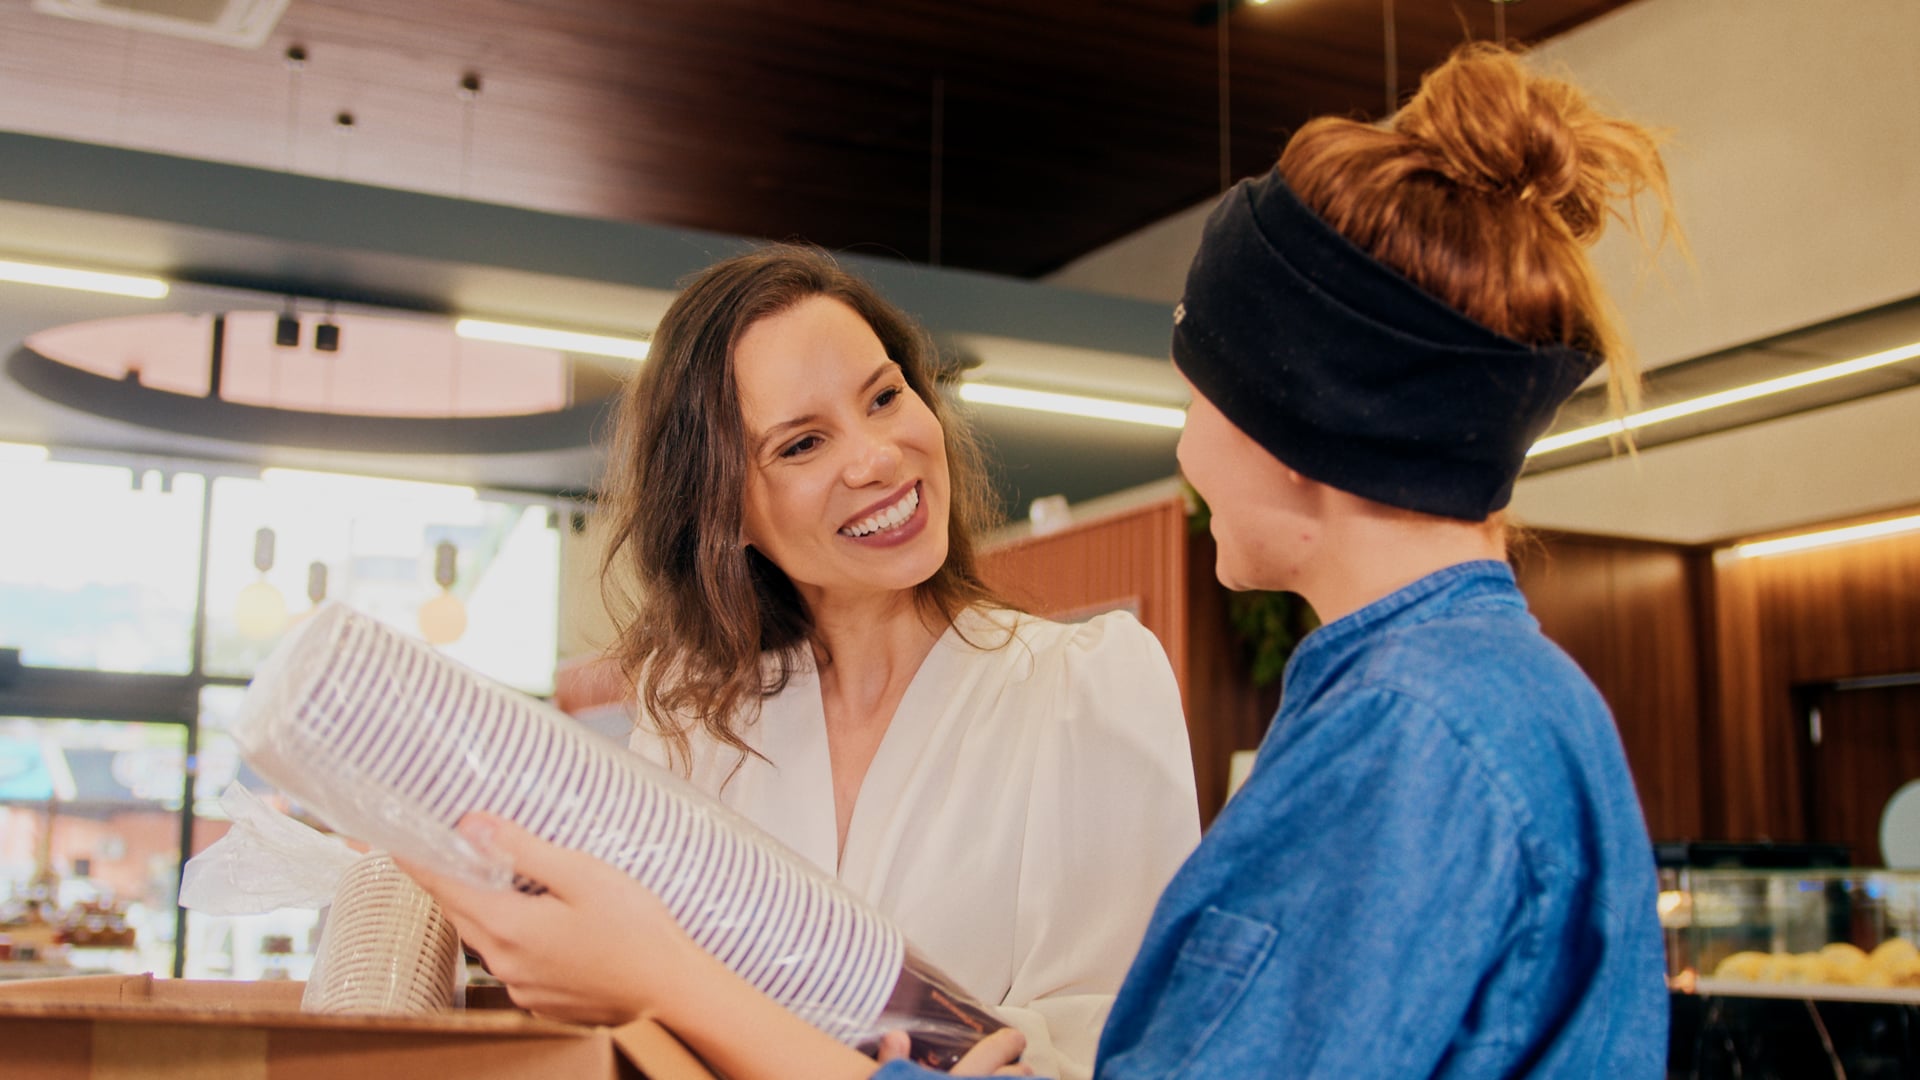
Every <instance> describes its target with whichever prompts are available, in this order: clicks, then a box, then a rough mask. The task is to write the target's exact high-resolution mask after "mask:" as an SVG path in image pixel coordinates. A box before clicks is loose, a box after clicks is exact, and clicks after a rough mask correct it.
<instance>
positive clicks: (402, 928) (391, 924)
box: [300, 855, 460, 1014]
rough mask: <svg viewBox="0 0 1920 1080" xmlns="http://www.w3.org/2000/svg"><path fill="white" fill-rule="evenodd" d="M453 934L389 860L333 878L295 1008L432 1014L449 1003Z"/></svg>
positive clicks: (455, 958) (379, 858)
mask: <svg viewBox="0 0 1920 1080" xmlns="http://www.w3.org/2000/svg"><path fill="white" fill-rule="evenodd" d="M459 964H460V937H459V935H458V934H456V933H455V932H454V929H453V924H452V923H451V922H449V921H448V920H447V916H446V914H445V913H444V912H442V911H441V910H440V905H439V904H436V903H434V901H433V897H431V896H428V895H427V894H426V892H425V891H424V890H422V889H421V888H420V886H418V885H416V884H414V882H413V879H412V878H410V877H408V876H407V875H406V874H404V873H402V872H401V870H400V868H399V867H398V866H396V865H394V862H393V860H392V859H391V858H389V857H387V856H385V855H369V856H367V857H366V858H364V859H361V860H360V861H359V862H357V863H355V864H353V867H352V868H351V869H349V870H348V871H347V872H346V874H345V875H343V876H342V877H341V879H340V887H339V889H338V890H337V891H336V892H335V893H334V897H333V906H332V908H331V909H330V910H329V911H328V914H327V924H326V931H325V932H324V933H323V934H322V935H321V940H320V955H319V957H318V958H317V959H316V960H315V962H314V966H313V977H312V978H311V979H309V980H307V990H306V994H305V995H304V996H303V997H302V998H301V1000H300V1007H301V1008H302V1009H303V1010H305V1011H307V1012H322V1013H389V1014H392V1013H403V1014H414V1013H435V1012H441V1011H444V1010H446V1009H450V1008H452V1007H453V1003H454V992H455V987H456V985H457V978H458V975H459Z"/></svg>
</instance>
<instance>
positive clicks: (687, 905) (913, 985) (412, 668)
mask: <svg viewBox="0 0 1920 1080" xmlns="http://www.w3.org/2000/svg"><path fill="white" fill-rule="evenodd" d="M241 714H242V715H241V719H240V723H239V725H238V726H237V728H236V729H235V732H234V734H235V737H236V739H237V740H238V741H239V743H240V746H241V751H242V753H243V754H244V755H245V757H246V760H247V763H248V764H250V765H251V766H253V768H254V770H255V771H257V772H258V773H260V775H261V776H263V777H265V778H266V779H267V780H269V781H271V782H272V783H273V784H274V785H275V786H277V787H278V788H279V789H280V790H281V791H283V792H285V793H286V794H288V795H290V796H292V797H293V798H295V799H296V800H298V801H299V802H300V803H301V804H302V805H303V806H305V807H306V808H307V809H308V810H310V811H312V812H313V813H314V814H316V815H317V816H319V817H320V818H321V819H322V820H324V821H325V822H326V823H327V824H329V825H330V826H332V827H333V828H334V829H335V830H336V831H338V832H341V833H344V834H346V835H349V836H355V837H358V838H359V839H361V840H365V841H367V842H369V843H372V844H376V845H378V846H380V847H381V848H384V849H386V850H389V851H393V852H396V853H399V854H401V855H402V856H403V857H406V858H409V859H420V860H422V861H424V862H428V863H429V865H432V860H434V859H436V858H438V859H444V858H446V857H447V853H448V852H449V851H451V850H452V849H453V848H454V847H455V846H456V845H457V839H456V834H455V832H454V825H455V823H456V822H458V821H459V820H460V818H461V816H462V815H464V814H466V813H467V812H469V811H473V810H484V811H488V812H491V813H494V814H498V815H500V816H502V817H505V818H507V819H509V820H512V821H516V822H518V823H520V824H521V825H522V826H524V827H525V828H527V829H528V830H529V831H531V832H533V833H534V834H535V835H537V836H540V837H543V838H545V839H547V840H549V841H552V842H554V843H557V844H560V845H562V846H565V847H570V848H574V849H576V850H579V851H584V852H586V853H588V854H590V855H593V856H595V857H596V858H599V859H602V860H604V861H606V862H607V863H610V864H611V865H613V866H615V867H617V868H619V869H620V870H622V871H624V872H625V873H627V874H629V875H631V876H632V877H634V878H636V879H637V880H639V881H640V882H641V883H642V884H644V885H646V886H647V887H648V888H649V889H651V890H653V892H654V893H655V894H656V895H658V896H659V897H660V899H661V901H662V902H663V903H664V904H665V905H666V906H667V909H668V910H669V911H671V912H672V913H673V915H674V917H675V918H676V919H677V920H679V922H680V925H681V926H682V927H684V928H685V929H686V931H687V933H688V934H689V936H691V937H692V938H693V939H694V941H695V942H697V943H698V944H700V945H701V947H703V948H705V949H706V950H707V951H709V952H711V953H712V954H713V955H715V956H717V957H719V958H720V960H721V961H722V962H724V963H726V964H727V966H729V967H731V968H732V969H733V970H734V971H736V972H738V973H739V974H740V975H741V976H742V977H743V978H745V979H746V980H747V981H748V982H751V983H753V984H754V985H755V986H757V987H759V988H760V989H761V990H762V991H764V992H765V993H766V994H767V995H768V996H770V997H772V998H773V999H774V1000H775V1001H778V1002H780V1003H781V1004H783V1005H785V1006H787V1007H788V1008H790V1009H792V1010H793V1011H794V1012H796V1013H798V1014H799V1015H800V1016H801V1017H803V1018H804V1019H806V1020H808V1021H809V1022H811V1023H813V1024H814V1025H815V1026H817V1027H819V1028H821V1029H822V1030H825V1031H826V1032H828V1033H829V1034H832V1035H834V1036H835V1037H837V1038H840V1039H841V1040H843V1041H846V1042H850V1043H862V1042H866V1041H870V1040H872V1039H874V1038H877V1037H878V1035H879V1034H880V1032H882V1031H884V1030H889V1029H891V1028H895V1027H902V1028H907V1029H909V1030H911V1031H912V1032H913V1033H914V1037H915V1039H916V1042H917V1043H920V1042H924V1043H925V1044H926V1045H927V1046H929V1047H936V1046H937V1047H938V1052H939V1053H940V1054H942V1055H944V1056H943V1057H942V1059H941V1060H945V1061H948V1062H949V1063H950V1062H951V1060H952V1058H953V1057H956V1056H957V1054H958V1052H959V1051H961V1050H964V1049H965V1048H966V1047H967V1046H970V1045H971V1044H972V1043H973V1041H974V1040H975V1039H977V1038H978V1037H979V1036H980V1034H981V1033H983V1032H985V1031H990V1030H993V1029H994V1028H997V1027H999V1026H1001V1025H1000V1024H999V1022H998V1021H996V1020H993V1019H992V1018H991V1017H990V1016H988V1015H987V1014H985V1013H984V1012H983V1011H982V1010H980V1009H979V1007H978V1006H976V1005H974V1004H973V1003H972V1002H971V1001H969V1000H968V999H967V998H966V997H965V995H964V994H959V993H958V992H957V991H950V989H949V982H948V980H946V979H945V977H944V976H940V975H939V974H938V973H937V972H935V971H933V970H931V968H930V967H929V966H927V965H924V964H923V963H921V962H920V961H919V960H918V958H917V957H911V956H910V954H909V953H908V950H907V946H906V941H905V939H904V938H903V937H902V935H901V934H900V931H899V930H898V929H897V928H896V927H894V926H893V925H892V924H890V923H888V922H887V921H886V920H885V919H884V918H882V917H881V916H880V915H879V914H878V913H877V912H875V911H874V910H873V909H872V908H870V907H868V906H867V905H865V904H864V903H862V902H861V901H860V900H859V899H858V898H856V897H854V896H853V895H852V894H850V893H847V892H846V891H845V890H843V889H841V888H840V886H839V884H838V883H837V882H835V881H833V880H832V879H831V878H828V877H826V876H825V875H824V874H821V873H819V872H818V871H817V870H815V869H814V868H813V867H812V866H811V865H809V864H807V863H806V862H805V861H804V860H802V859H800V858H799V857H798V856H795V855H793V854H792V853H791V852H789V851H787V850H786V849H785V848H783V847H781V846H780V844H779V843H778V842H776V841H774V840H772V839H771V838H769V837H767V836H766V834H764V833H762V832H760V831H759V830H758V829H756V828H754V827H753V826H752V825H750V824H748V823H747V822H745V821H743V820H741V819H740V818H738V817H737V816H735V815H734V814H732V813H731V812H730V811H728V810H726V809H725V808H724V807H722V806H721V805H720V804H719V803H717V802H714V801H713V800H712V799H709V798H708V797H707V796H706V795H704V794H702V793H701V792H699V791H696V790H695V789H694V788H693V787H691V786H690V785H688V784H686V783H685V782H684V781H682V780H680V779H679V778H678V777H675V776H673V775H671V774H670V773H668V772H667V771H665V770H664V769H660V768H658V767H657V766H655V765H653V764H652V763H651V762H648V761H645V760H643V759H642V758H640V757H639V756H638V755H635V754H630V753H627V752H625V751H624V750H621V749H619V748H618V747H616V746H614V745H613V744H611V743H609V742H607V741H605V740H603V739H600V738H598V737H596V736H594V735H593V734H591V733H590V732H588V731H586V730H585V729H583V728H582V727H581V726H580V725H579V724H578V723H577V722H576V721H574V720H573V719H572V718H571V717H568V716H566V715H565V714H564V713H561V712H558V711H557V710H555V709H552V708H551V707H549V706H547V705H545V704H543V703H541V702H538V701H535V700H533V699H532V698H529V697H527V696H526V695H524V694H520V693H516V692H514V691H512V690H509V689H507V688H505V687H502V686H499V685H497V684H495V683H492V682H490V681H488V680H487V679H485V678H483V677H481V676H479V675H477V674H475V673H474V672H472V671H469V670H467V669H466V668H464V667H461V666H460V665H459V664H457V663H454V662H453V661H451V660H448V659H447V658H446V657H444V656H441V655H440V654H439V653H438V652H436V651H435V650H434V649H432V648H431V647H429V646H428V645H426V644H424V643H422V642H420V641H417V640H414V639H412V638H409V637H407V636H405V635H403V634H401V633H399V632H398V631H395V630H393V629H392V628H390V627H387V626H385V625H383V624H381V623H380V622H378V621H377V620H375V619H372V618H370V617H368V616H366V615H362V614H360V613H358V612H356V611H353V610H352V609H351V608H347V607H345V606H342V605H339V604H329V605H325V606H323V607H322V608H321V609H320V610H319V611H317V612H315V613H314V614H313V615H312V616H310V617H309V618H307V619H306V620H305V621H304V622H303V623H302V625H301V626H300V627H299V629H297V630H296V631H295V632H294V633H292V634H289V635H288V637H287V638H286V639H285V640H283V641H282V642H281V644H280V646H279V648H278V649H276V650H275V652H274V654H273V656H272V657H271V658H269V660H268V661H267V663H266V664H264V665H262V667H261V669H260V671H259V673H258V674H257V675H256V677H255V678H254V681H253V686H252V688H251V689H250V690H249V691H248V693H247V699H246V702H245V704H244V705H243V707H242V709H241ZM929 987H932V988H937V989H938V990H939V992H938V993H937V994H936V993H933V992H932V991H931V990H929ZM905 1001H912V1002H913V1003H914V1004H913V1005H912V1008H911V1010H910V1013H909V1015H906V1016H895V1015H893V1010H892V1008H890V1006H897V1005H898V1004H899V1003H900V1002H905ZM883 1014H887V1015H886V1016H885V1018H884V1025H885V1026H882V1024H883ZM930 1052H932V1051H930Z"/></svg>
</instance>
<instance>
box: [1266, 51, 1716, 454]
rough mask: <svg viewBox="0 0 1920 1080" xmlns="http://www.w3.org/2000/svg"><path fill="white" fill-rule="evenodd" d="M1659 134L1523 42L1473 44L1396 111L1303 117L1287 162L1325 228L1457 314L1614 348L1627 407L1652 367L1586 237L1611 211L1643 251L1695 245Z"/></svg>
mask: <svg viewBox="0 0 1920 1080" xmlns="http://www.w3.org/2000/svg"><path fill="white" fill-rule="evenodd" d="M1660 141H1661V140H1660V137H1659V136H1658V135H1656V134H1655V133H1654V132H1653V131H1651V130H1649V129H1647V128H1644V127H1641V126H1640V125H1638V124H1635V123H1633V122H1631V121H1628V120H1622V119H1618V118H1615V117H1610V116H1607V115H1605V114H1603V113H1602V112H1601V111H1600V110H1599V109H1598V108H1597V107H1596V106H1595V105H1594V103H1593V102H1592V101H1591V100H1590V99H1589V98H1588V96H1587V94H1586V93H1585V92H1584V91H1582V90H1581V89H1580V88H1578V87H1576V86H1574V85H1572V84H1571V83H1568V82H1565V81H1563V80H1560V79H1555V78H1550V77H1547V76H1544V75H1541V74H1538V73H1536V72H1534V71H1532V70H1530V69H1529V68H1528V67H1527V65H1526V64H1525V63H1524V62H1522V60H1521V59H1520V57H1519V56H1518V55H1517V54H1516V53H1515V52H1513V51H1512V50H1509V49H1506V48H1504V47H1500V46H1494V45H1489V44H1470V45H1465V46H1462V47H1460V48H1459V49H1456V50H1455V51H1454V53H1453V55H1452V56H1450V57H1449V58H1448V59H1447V61H1446V62H1445V63H1443V64H1441V65H1440V66H1439V67H1437V68H1434V69H1433V70H1432V71H1430V72H1428V73H1427V75H1426V76H1425V77H1424V78H1423V79H1422V80H1421V82H1420V89H1419V90H1418V92H1416V93H1415V94H1414V95H1413V97H1412V98H1411V99H1410V100H1409V101H1408V102H1407V104H1406V105H1405V107H1403V108H1402V109H1401V110H1400V111H1399V112H1398V113H1396V114H1394V115H1393V116H1392V117H1391V118H1389V119H1388V120H1387V121H1385V122H1384V123H1381V124H1377V125H1376V124H1366V123H1361V122H1359V121H1356V120H1350V119H1344V118H1338V117H1321V118H1319V119H1316V120H1313V121H1310V122H1308V123H1307V124H1305V125H1303V126H1302V127H1301V128H1300V130H1299V131H1298V132H1296V133H1295V134H1294V136H1293V138H1292V139H1291V140H1290V141H1289V142H1288V143H1287V146H1286V149H1285V150H1284V151H1283V152H1282V153H1281V155H1280V165H1279V168H1280V173H1281V175H1282V176H1283V177H1284V178H1285V179H1286V181H1287V185H1288V186H1289V187H1291V188H1292V189H1293V190H1294V192H1295V193H1296V194H1298V195H1299V197H1300V200H1301V201H1302V202H1303V203H1305V204H1306V205H1307V206H1309V207H1312V208H1313V209H1314V211H1315V212H1316V213H1318V214H1319V215H1320V216H1321V218H1322V219H1324V220H1325V221H1326V222H1327V223H1328V224H1330V225H1332V226H1333V227H1334V228H1335V229H1337V230H1339V231H1340V232H1341V233H1342V234H1343V235H1345V236H1346V237H1347V238H1348V239H1349V240H1352V241H1353V242H1354V243H1355V244H1356V245H1358V246H1359V247H1361V248H1363V249H1365V250H1366V251H1368V252H1370V253H1371V254H1372V255H1373V256H1374V257H1375V258H1377V259H1379V260H1380V261H1381V262H1384V263H1386V264H1387V265H1389V266H1391V267H1393V268H1394V269H1396V270H1398V271H1400V272H1401V273H1402V274H1405V275H1406V276H1407V277H1408V278H1409V279H1411V280H1412V281H1413V282H1414V283H1415V284H1417V285H1419V286H1420V287H1421V288H1423V289H1425V290H1426V291H1428V292H1429V293H1431V294H1433V295H1434V296H1436V297H1438V298H1440V299H1441V300H1443V301H1445V302H1446V303H1448V304H1450V305H1452V306H1453V308H1454V309H1455V310H1457V311H1460V312H1461V313H1463V314H1465V315H1467V316H1468V317H1469V318H1471V319H1473V320H1475V321H1476V322H1478V323H1480V324H1481V325H1483V326H1486V327H1488V328H1489V329H1492V330H1494V331H1496V332H1498V333H1502V334H1505V335H1507V336H1508V337H1510V338H1513V339H1515V340H1518V341H1522V342H1525V343H1527V344H1530V345H1543V344H1562V345H1571V346H1574V347H1577V348H1580V349H1583V350H1585V351H1587V352H1590V353H1593V354H1595V355H1598V356H1601V357H1603V358H1604V359H1605V361H1606V364H1607V387H1608V397H1609V401H1610V403H1611V404H1612V407H1613V412H1614V414H1615V415H1616V416H1619V415H1622V414H1624V413H1625V412H1626V411H1627V410H1628V409H1629V408H1631V407H1632V406H1633V405H1634V404H1635V403H1637V401H1638V392H1639V378H1638V375H1637V370H1636V366H1635V364H1634V361H1633V357H1632V354H1631V352H1630V350H1629V349H1628V348H1627V345H1626V341H1625V338H1624V337H1623V335H1622V334H1621V332H1620V329H1619V325H1618V317H1617V316H1616V314H1615V312H1614V310H1613V306H1612V304H1611V303H1610V302H1609V301H1608V299H1607V296H1606V293H1605V291H1604V290H1603V289H1602V288H1601V287H1600V281H1599V277H1598V275H1597V274H1596V273H1595V271H1594V268H1593V265H1592V263H1591V262H1590V261H1589V259H1588V257H1587V248H1588V247H1590V246H1591V245H1592V244H1593V243H1594V241H1596V240H1598V239H1599V238H1600V234H1601V231H1602V230H1603V229H1604V227H1605V226H1606V224H1607V220H1608V218H1610V217H1611V218H1615V219H1618V220H1620V221H1622V222H1624V223H1625V224H1626V225H1627V226H1628V227H1629V228H1630V229H1631V230H1632V231H1633V232H1634V234H1635V235H1636V236H1637V237H1638V238H1639V239H1640V241H1641V243H1642V245H1643V247H1644V248H1648V249H1653V248H1657V247H1658V246H1659V244H1660V242H1662V241H1665V240H1667V239H1668V238H1669V237H1671V238H1672V240H1673V241H1674V242H1675V243H1676V244H1678V245H1680V246H1681V249H1682V250H1683V251H1684V244H1685V241H1684V238H1682V237H1681V235H1680V233H1679V231H1678V228H1677V226H1676V225H1675V224H1674V219H1673V199H1672V196H1671V194H1670V193H1669V191H1668V188H1667V172H1666V167H1665V165H1664V164H1663V163H1662V162H1661V159H1660V151H1659V146H1660ZM1642 194H1652V195H1653V196H1654V198H1655V200H1656V201H1657V202H1658V204H1659V207H1660V211H1661V226H1660V231H1659V232H1658V234H1656V236H1655V237H1654V238H1653V240H1652V242H1649V240H1648V237H1647V234H1646V232H1645V230H1644V229H1643V227H1642V223H1641V221H1640V218H1639V215H1638V213H1637V212H1635V211H1634V210H1633V209H1632V208H1633V207H1634V206H1636V205H1637V199H1638V198H1639V197H1640V196H1641V195H1642ZM1623 203H1624V204H1625V205H1626V206H1627V207H1628V210H1627V211H1626V212H1622V210H1621V209H1620V204H1623Z"/></svg>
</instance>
